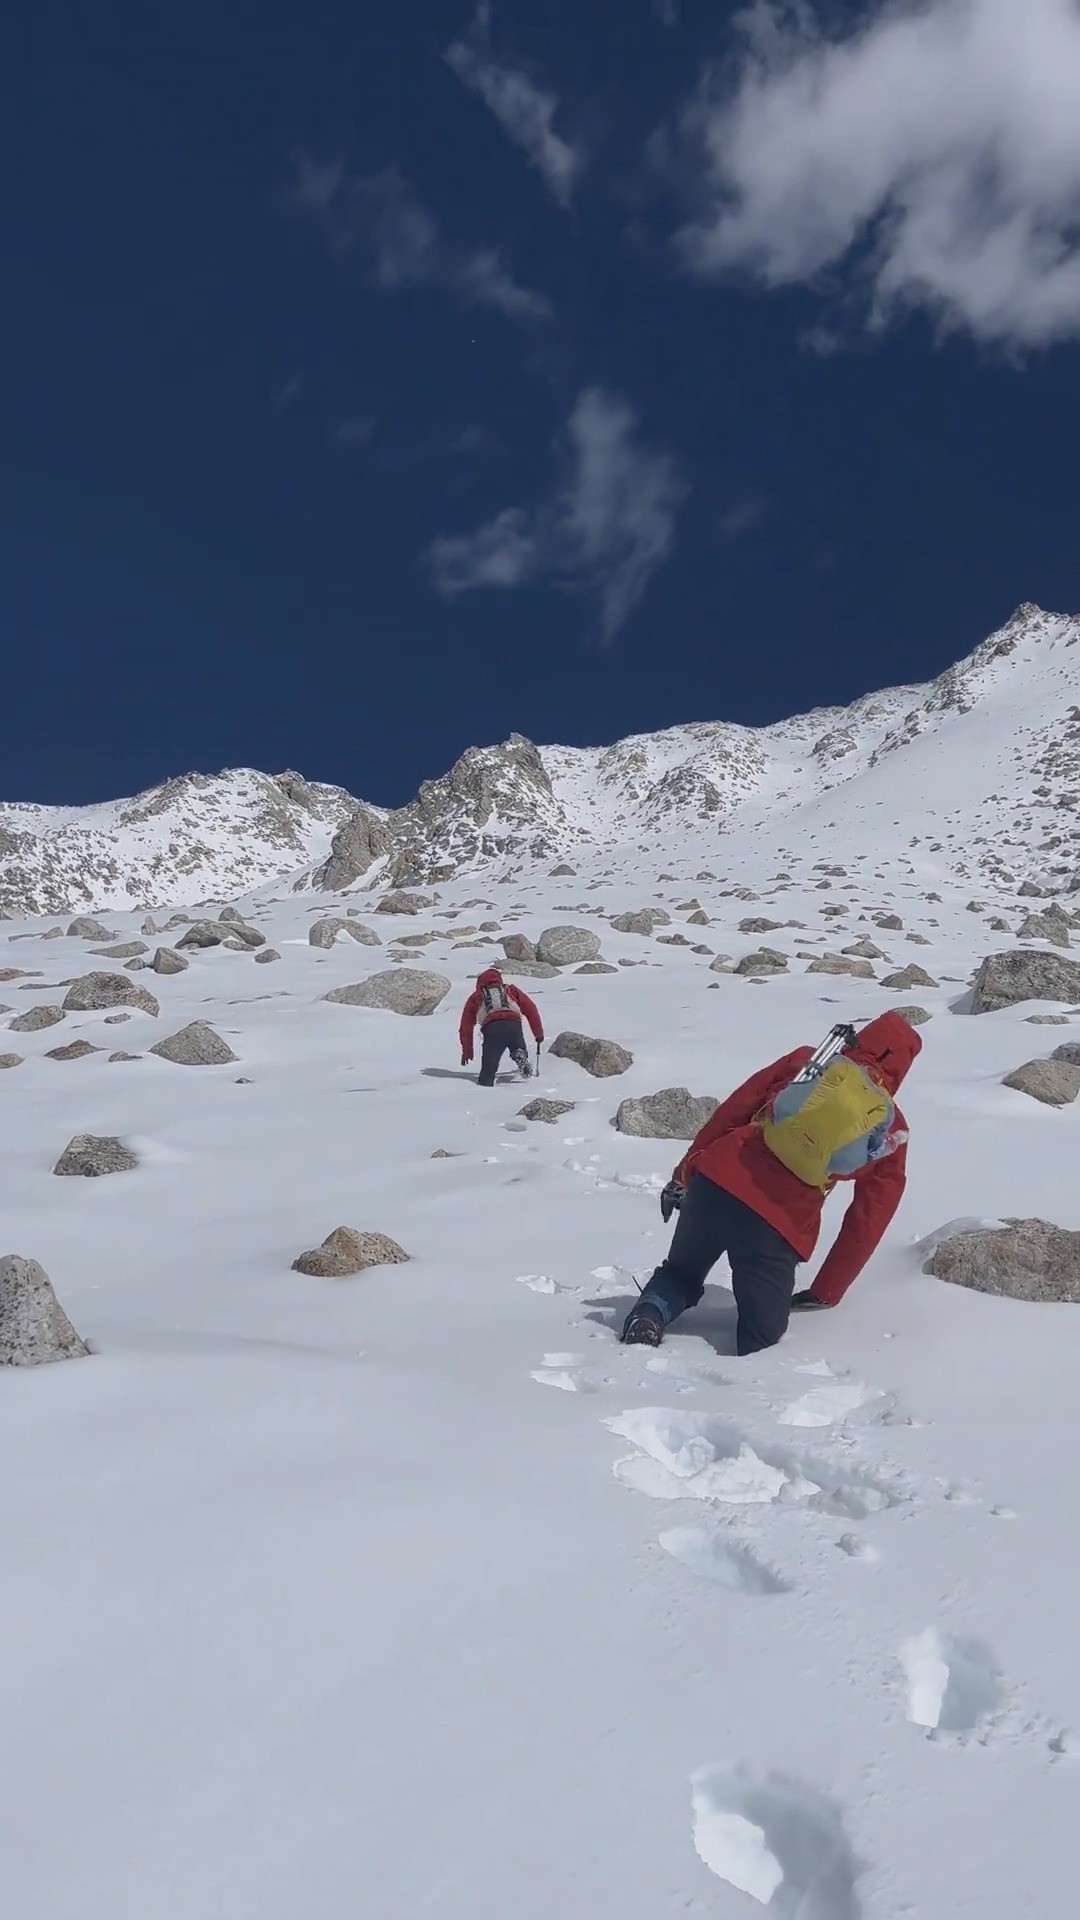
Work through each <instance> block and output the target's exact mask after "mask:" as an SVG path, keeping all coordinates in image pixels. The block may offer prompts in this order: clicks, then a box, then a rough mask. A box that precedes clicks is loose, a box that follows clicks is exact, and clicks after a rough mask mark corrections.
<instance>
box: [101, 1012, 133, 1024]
mask: <svg viewBox="0 0 1080 1920" xmlns="http://www.w3.org/2000/svg"><path fill="white" fill-rule="evenodd" d="M130 1019H131V1015H130V1013H107V1014H106V1015H105V1018H104V1020H103V1021H102V1023H101V1024H102V1026H103V1027H122V1026H123V1024H124V1021H125V1020H130Z"/></svg>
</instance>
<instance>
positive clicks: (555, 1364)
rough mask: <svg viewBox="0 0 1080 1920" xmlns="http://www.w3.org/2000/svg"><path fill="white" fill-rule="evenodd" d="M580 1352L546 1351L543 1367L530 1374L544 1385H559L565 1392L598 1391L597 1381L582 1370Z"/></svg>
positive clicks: (532, 1378) (531, 1377) (530, 1376)
mask: <svg viewBox="0 0 1080 1920" xmlns="http://www.w3.org/2000/svg"><path fill="white" fill-rule="evenodd" d="M582 1364H583V1362H582V1356H581V1354H580V1353H545V1355H544V1364H543V1366H542V1367H536V1368H534V1370H533V1372H532V1373H531V1374H530V1375H529V1378H530V1379H531V1380H535V1381H537V1382H538V1384H539V1385H540V1386H542V1387H558V1388H559V1389H560V1391H561V1392H563V1393H596V1392H597V1383H596V1381H595V1380H593V1379H592V1378H591V1376H590V1375H589V1374H586V1373H583V1372H582Z"/></svg>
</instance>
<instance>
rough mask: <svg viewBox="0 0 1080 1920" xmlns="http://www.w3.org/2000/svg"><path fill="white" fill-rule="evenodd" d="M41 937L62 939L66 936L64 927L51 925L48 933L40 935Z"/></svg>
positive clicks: (43, 938)
mask: <svg viewBox="0 0 1080 1920" xmlns="http://www.w3.org/2000/svg"><path fill="white" fill-rule="evenodd" d="M40 938H41V939H42V940H62V939H63V938H64V929H63V927H50V928H49V930H48V932H47V933H43V934H41V935H40Z"/></svg>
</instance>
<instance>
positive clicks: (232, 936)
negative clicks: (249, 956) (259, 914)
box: [225, 920, 358, 951]
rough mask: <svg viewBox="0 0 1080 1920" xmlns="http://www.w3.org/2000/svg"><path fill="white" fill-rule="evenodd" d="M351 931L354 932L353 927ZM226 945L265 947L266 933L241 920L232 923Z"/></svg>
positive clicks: (250, 948)
mask: <svg viewBox="0 0 1080 1920" xmlns="http://www.w3.org/2000/svg"><path fill="white" fill-rule="evenodd" d="M350 932H352V929H351V928H350ZM357 937H358V936H357ZM225 945H226V946H227V947H232V948H234V949H235V948H237V947H246V948H248V950H249V951H250V950H252V949H253V948H255V947H265V945H266V935H265V933H263V932H262V931H261V929H260V928H259V927H249V926H247V925H245V923H244V922H243V921H242V920H241V921H240V923H239V924H238V925H236V926H233V925H232V924H231V923H230V926H229V938H228V939H227V940H226V942H225Z"/></svg>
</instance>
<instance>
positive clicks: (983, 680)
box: [0, 606, 1080, 914]
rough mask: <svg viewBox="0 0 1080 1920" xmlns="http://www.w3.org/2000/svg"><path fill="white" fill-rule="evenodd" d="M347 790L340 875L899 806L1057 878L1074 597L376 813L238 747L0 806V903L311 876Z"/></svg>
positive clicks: (419, 870)
mask: <svg viewBox="0 0 1080 1920" xmlns="http://www.w3.org/2000/svg"><path fill="white" fill-rule="evenodd" d="M901 803H902V804H901ZM358 808H360V809H362V811H363V814H364V816H365V817H366V819H367V820H368V823H369V824H370V822H371V821H374V822H376V823H377V824H378V825H379V826H380V827H385V829H386V832H387V834H388V836H389V849H388V851H387V852H386V853H385V854H380V855H379V856H378V857H377V858H374V857H372V856H367V858H370V860H371V864H365V862H364V861H361V862H360V864H358V865H357V866H356V867H355V870H354V871H353V873H352V876H351V878H350V879H347V880H344V881H342V882H341V884H342V885H343V886H345V887H360V888H366V887H369V886H370V885H372V884H379V885H381V884H383V882H384V880H385V879H387V878H390V879H392V880H393V881H395V882H396V883H397V884H401V885H406V886H415V885H433V884H438V883H440V882H444V881H446V880H448V879H451V878H454V877H457V876H459V875H461V874H464V873H467V872H470V871H473V872H482V871H484V870H485V869H487V868H490V867H494V869H495V870H496V871H497V872H505V871H507V870H508V869H510V868H516V869H518V870H521V871H528V870H529V869H530V868H532V867H535V866H536V865H538V864H540V863H549V862H553V861H565V860H567V859H570V860H575V859H577V858H578V856H579V855H581V854H584V855H586V856H588V855H591V854H595V853H596V852H598V851H605V852H607V853H608V854H610V855H611V856H613V857H618V858H621V859H624V860H625V859H626V858H627V857H628V856H629V854H630V853H631V851H632V850H635V849H638V848H641V847H645V848H647V849H648V850H649V851H650V853H652V852H653V851H656V852H658V853H659V855H660V856H661V857H662V858H666V857H667V855H668V853H670V854H671V856H672V857H674V856H676V855H677V854H678V853H679V852H681V851H683V850H684V849H685V847H686V846H687V844H690V843H692V844H693V845H694V846H695V847H696V848H697V850H698V852H699V854H700V857H701V859H702V861H703V862H704V863H705V864H706V865H710V866H712V865H715V864H716V863H717V862H718V861H721V862H723V863H724V864H725V865H726V866H727V867H728V868H729V869H731V868H734V867H735V866H737V865H738V864H739V862H740V861H741V860H743V859H744V858H747V857H749V859H750V861H751V865H752V864H753V862H754V859H755V858H756V848H757V845H758V842H759V839H760V835H761V832H762V829H763V828H765V829H767V831H768V832H769V834H770V836H771V837H772V839H773V841H774V843H775V844H776V845H777V846H779V847H783V846H785V845H790V846H792V847H795V848H801V849H802V850H804V851H806V850H808V849H809V848H810V847H811V846H813V845H815V844H818V845H822V844H825V843H831V844H834V845H839V846H840V847H841V848H842V850H843V852H844V855H845V857H854V856H859V857H861V858H864V859H870V858H872V857H876V855H877V853H878V851H879V850H880V848H881V846H882V834H883V832H884V834H885V836H886V837H887V839H888V841H889V842H890V844H891V842H892V841H893V840H894V839H895V829H896V828H898V827H899V828H900V829H902V830H903V832H904V834H905V835H906V838H907V840H908V841H911V840H912V838H913V836H915V835H918V836H919V839H920V840H922V841H924V842H926V843H928V844H932V843H934V842H937V843H939V844H938V845H937V846H936V847H935V848H934V853H935V856H936V857H937V860H938V868H939V869H940V871H941V872H942V873H943V874H945V875H946V876H947V877H948V876H951V878H952V879H954V880H956V881H960V880H964V879H968V878H975V879H977V880H978V881H979V884H980V885H984V886H989V887H991V888H1000V889H1002V890H1004V892H1005V893H1008V892H1009V891H1010V889H1012V888H1013V887H1014V886H1015V884H1017V883H1018V882H1020V881H1022V880H1024V879H1034V880H1036V881H1038V882H1040V883H1043V882H1046V881H1049V882H1050V883H1051V884H1057V885H1059V886H1064V885H1066V884H1067V883H1068V881H1069V879H1070V878H1071V876H1072V874H1073V873H1075V872H1076V871H1077V868H1078V863H1080V824H1078V816H1080V619H1069V618H1066V617H1064V616H1062V615H1057V614H1047V613H1043V612H1042V611H1041V610H1040V609H1039V608H1037V607H1032V606H1024V607H1021V608H1019V609H1018V611H1017V613H1016V614H1015V615H1014V616H1013V618H1012V620H1011V621H1009V623H1008V624H1007V626H1005V627H1004V628H1003V629H1002V630H1001V632H1000V633H997V634H994V635H992V636H991V638H990V639H989V640H987V641H985V642H984V643H983V645H982V646H981V647H978V648H977V649H976V650H975V652H974V653H973V654H972V655H970V657H969V658H968V659H966V660H963V661H961V662H960V663H959V665H957V666H956V667H952V668H950V669H949V671H948V672H947V673H945V674H942V675H941V676H940V678H939V679H937V680H935V681H933V682H932V683H931V684H930V685H928V686H924V687H901V688H893V689H891V690H889V691H887V692H884V693H879V694H872V695H867V696H866V697H865V698H864V699H862V700H858V701H856V702H855V704H854V705H853V706H851V707H848V708H822V709H819V710H818V711H817V712H815V713H811V714H804V715H800V716H797V717H796V718H794V719H792V720H786V721H783V722H781V723H779V724H778V725H776V726H771V727H764V728H749V727H739V726H733V725H729V724H727V723H715V724H714V723H699V724H695V725H691V726H684V727H674V728H670V729H668V730H667V731H665V732H662V733H656V734H644V735H641V736H638V737H636V738H632V739H629V740H622V741H618V742H616V743H615V745H613V746H609V747H604V748H591V749H579V748H568V747H543V748H537V747H534V746H533V745H532V744H531V743H530V742H529V741H527V740H524V739H523V738H522V737H521V736H520V735H514V736H512V738H511V739H510V740H508V741H505V742H504V743H503V744H502V745H501V746H497V747H479V748H478V747H473V748H470V749H469V750H468V751H467V752H466V753H465V754H464V755H463V756H462V758H461V759H460V760H459V761H458V762H457V763H456V765H455V766H454V767H452V768H451V769H450V771H449V772H448V773H446V774H444V775H443V776H442V777H441V778H440V779H438V780H430V781H426V782H425V783H424V785H423V786H422V787H421V789H420V792H419V793H418V795H417V796H416V798H415V800H413V801H411V802H410V803H409V805H408V806H406V807H402V808H399V809H397V810H395V811H393V812H390V813H388V812H387V811H386V809H385V808H381V807H370V806H366V805H365V804H364V803H362V802H360V801H358V800H356V799H354V798H353V797H352V796H351V795H350V794H348V793H346V792H344V790H343V789H341V788H337V787H324V786H316V785H311V784H309V783H308V782H306V781H304V780H302V779H301V778H300V777H299V776H298V775H296V774H281V775H278V776H276V777H274V778H272V779H271V778H270V777H268V776H267V775H265V774H261V773H256V772H253V771H251V770H250V769H241V770H239V771H233V772H230V773H223V774H220V775H217V776H208V775H202V774H189V775H186V776H185V777H184V778H183V779H179V780H174V781H169V782H168V783H167V784H166V785H165V786H164V787H162V788H158V789H154V790H152V791H151V792H149V793H146V794H143V795H141V796H140V797H139V798H138V799H137V800H134V801H116V802H112V803H109V804H108V805H105V806H101V807H91V808H81V809H80V808H75V809H72V808H67V809H64V808H42V807H28V806H9V807H3V806H0V909H4V908H6V909H7V910H8V911H9V912H12V913H16V914H18V913H64V912H72V911H74V912H83V913H85V912H87V911H98V910H115V909H118V908H123V907H129V906H130V907H135V906H146V907H154V906H159V905H165V904H170V905H175V904H177V903H178V902H194V901H199V900H213V899H215V898H222V897H228V896H230V895H233V894H236V893H239V892H243V891H246V890H249V889H251V888H253V887H257V886H258V885H259V884H260V883H264V882H275V881H280V880H282V879H286V878H287V879H289V881H290V884H292V885H295V886H296V887H298V888H300V889H304V888H308V887H314V888H315V889H316V890H317V889H318V887H319V886H320V884H321V879H320V874H321V869H322V867H323V863H324V862H325V860H326V857H327V854H328V853H329V851H330V848H331V845H332V843H333V839H334V835H335V834H336V833H337V832H338V831H339V830H345V829H347V826H348V823H349V821H350V819H351V818H352V816H353V815H354V814H355V813H356V811H357V809H358ZM924 857H925V849H924ZM334 884H335V885H336V884H338V882H337V880H336V879H335V882H334Z"/></svg>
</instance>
